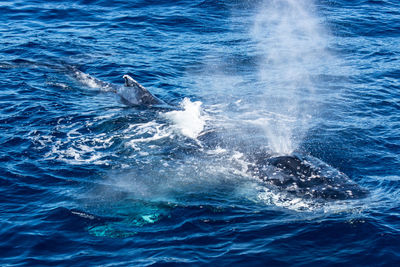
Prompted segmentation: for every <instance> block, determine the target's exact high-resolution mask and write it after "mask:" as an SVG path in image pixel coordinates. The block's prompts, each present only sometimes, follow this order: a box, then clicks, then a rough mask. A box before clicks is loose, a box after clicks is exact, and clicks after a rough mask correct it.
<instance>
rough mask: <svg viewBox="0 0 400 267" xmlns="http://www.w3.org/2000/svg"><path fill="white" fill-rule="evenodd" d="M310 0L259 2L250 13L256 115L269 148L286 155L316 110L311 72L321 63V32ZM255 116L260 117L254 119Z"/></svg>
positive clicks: (324, 54)
mask: <svg viewBox="0 0 400 267" xmlns="http://www.w3.org/2000/svg"><path fill="white" fill-rule="evenodd" d="M313 8H314V5H313V1H311V0H269V1H265V2H264V3H263V4H262V6H261V8H260V11H259V12H258V14H257V15H256V16H255V20H254V26H253V28H252V31H251V39H252V40H253V41H254V43H255V46H256V53H257V55H258V58H259V62H258V75H259V77H258V79H259V81H260V83H261V84H262V93H261V94H262V95H263V97H262V100H261V102H260V103H259V104H260V105H262V109H263V110H264V111H265V112H266V114H268V116H264V118H263V119H262V120H261V121H262V124H261V127H262V128H263V129H264V130H265V134H266V137H267V140H268V145H269V147H270V149H271V150H272V151H273V152H275V153H277V154H290V153H291V152H293V151H294V150H295V149H296V148H297V146H298V145H299V143H300V141H301V140H302V139H303V138H304V136H305V134H306V132H307V130H308V129H309V127H311V123H312V122H313V116H314V114H315V111H316V109H317V108H316V104H315V103H316V101H314V100H315V98H316V94H315V84H314V82H313V80H314V79H312V78H313V75H315V76H316V75H318V74H319V73H321V69H322V68H323V66H324V65H326V64H327V62H326V61H327V58H329V53H328V52H327V51H326V49H325V48H326V46H327V42H326V38H324V35H325V32H324V29H323V28H322V27H321V24H320V23H321V22H320V21H319V19H318V17H317V16H316V15H314V13H315V12H313ZM258 121H260V119H258Z"/></svg>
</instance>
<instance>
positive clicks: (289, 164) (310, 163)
mask: <svg viewBox="0 0 400 267" xmlns="http://www.w3.org/2000/svg"><path fill="white" fill-rule="evenodd" d="M249 172H250V174H252V175H253V176H256V177H258V178H260V179H261V180H262V181H263V182H265V183H266V184H268V185H271V186H273V187H276V188H278V189H279V190H280V191H285V192H286V193H288V194H290V195H294V196H296V197H300V198H303V199H322V200H327V201H330V200H347V199H360V198H364V197H366V196H367V195H368V191H367V190H366V189H364V188H362V187H360V186H359V185H358V184H356V183H355V182H353V181H352V180H350V178H349V177H348V176H347V175H346V174H344V173H343V172H340V171H339V170H337V169H335V168H333V167H332V166H330V165H328V164H327V163H325V162H323V161H322V160H320V159H317V158H315V157H312V156H309V155H301V154H292V155H284V156H277V157H265V156H260V155H257V157H256V159H255V162H254V163H253V164H251V165H250V166H249Z"/></svg>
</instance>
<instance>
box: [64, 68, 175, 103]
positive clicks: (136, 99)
mask: <svg viewBox="0 0 400 267" xmlns="http://www.w3.org/2000/svg"><path fill="white" fill-rule="evenodd" d="M66 67H67V69H69V71H70V73H71V75H72V76H73V77H74V78H75V79H76V80H77V81H79V82H80V83H82V84H84V85H86V86H88V87H90V88H98V89H100V90H101V91H105V92H114V93H116V94H117V95H118V96H119V97H121V100H122V102H123V103H124V104H126V105H129V106H160V107H162V106H164V107H167V106H168V105H167V104H166V103H165V102H164V101H162V100H160V99H159V98H157V97H156V96H154V95H153V94H152V93H150V91H149V90H147V89H146V88H145V87H144V86H142V85H141V84H140V83H138V82H137V81H136V80H134V79H133V78H132V77H131V76H129V75H127V74H125V75H123V76H122V77H123V78H124V81H125V82H124V85H115V84H113V83H108V82H105V81H102V80H99V79H97V78H95V77H93V76H91V75H89V74H86V73H84V72H82V71H80V70H79V69H77V68H76V67H73V66H66Z"/></svg>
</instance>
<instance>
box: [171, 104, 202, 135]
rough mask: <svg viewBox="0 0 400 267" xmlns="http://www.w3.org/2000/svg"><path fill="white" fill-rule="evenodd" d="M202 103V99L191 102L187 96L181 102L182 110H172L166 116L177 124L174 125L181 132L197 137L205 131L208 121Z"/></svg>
mask: <svg viewBox="0 0 400 267" xmlns="http://www.w3.org/2000/svg"><path fill="white" fill-rule="evenodd" d="M201 104H202V103H201V102H200V101H195V102H191V101H190V100H189V99H188V98H185V99H184V100H183V101H182V103H181V107H182V110H174V111H170V112H167V113H165V114H164V116H165V117H166V118H167V119H169V120H171V121H172V122H173V123H174V124H175V126H174V127H175V129H176V130H177V131H178V132H179V133H181V134H183V135H185V136H187V137H189V138H193V139H195V138H197V136H198V135H199V134H200V133H201V131H203V128H204V126H205V123H206V117H205V116H204V115H203V114H202V108H201Z"/></svg>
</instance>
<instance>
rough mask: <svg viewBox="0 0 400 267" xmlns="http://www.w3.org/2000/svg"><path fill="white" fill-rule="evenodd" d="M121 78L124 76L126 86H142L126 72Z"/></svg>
mask: <svg viewBox="0 0 400 267" xmlns="http://www.w3.org/2000/svg"><path fill="white" fill-rule="evenodd" d="M122 78H124V80H125V86H126V87H135V86H138V87H143V86H141V85H140V83H138V82H137V81H135V79H133V78H132V77H131V76H129V75H128V74H125V75H124V76H122Z"/></svg>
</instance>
